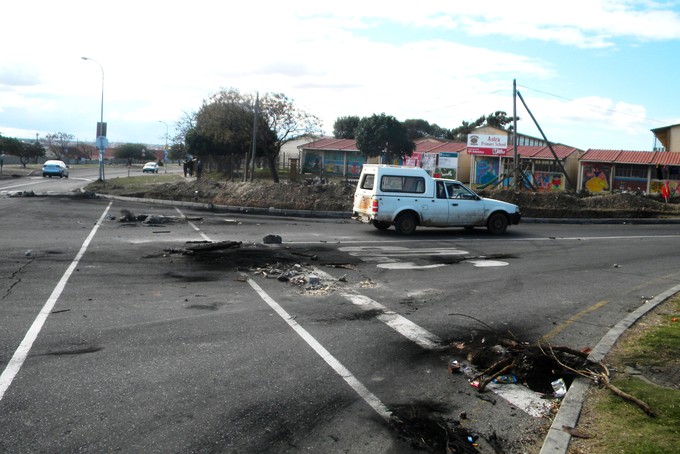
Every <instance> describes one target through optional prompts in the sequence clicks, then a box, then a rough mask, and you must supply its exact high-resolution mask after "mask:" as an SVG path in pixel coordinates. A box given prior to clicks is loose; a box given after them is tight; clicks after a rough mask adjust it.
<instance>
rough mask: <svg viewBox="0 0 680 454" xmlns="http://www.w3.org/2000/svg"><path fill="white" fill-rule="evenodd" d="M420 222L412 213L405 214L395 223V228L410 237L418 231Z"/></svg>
mask: <svg viewBox="0 0 680 454" xmlns="http://www.w3.org/2000/svg"><path fill="white" fill-rule="evenodd" d="M417 225H418V221H417V219H416V216H415V215H414V214H412V213H404V214H402V215H401V216H399V217H398V218H397V220H396V221H395V222H394V228H395V229H397V232H399V233H401V234H403V235H409V234H411V233H413V232H415V230H416V226H417Z"/></svg>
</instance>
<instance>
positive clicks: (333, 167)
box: [302, 151, 366, 177]
mask: <svg viewBox="0 0 680 454" xmlns="http://www.w3.org/2000/svg"><path fill="white" fill-rule="evenodd" d="M365 163H366V161H365V160H364V159H363V158H362V157H360V156H357V155H349V156H347V176H356V177H358V176H359V174H360V173H361V166H363V165H364V164H365ZM344 166H345V154H344V153H343V152H332V151H331V152H326V154H325V155H324V154H322V153H315V152H307V153H305V162H304V163H303V165H302V171H303V172H304V173H313V174H317V175H321V174H323V175H345V173H344Z"/></svg>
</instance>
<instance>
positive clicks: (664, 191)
mask: <svg viewBox="0 0 680 454" xmlns="http://www.w3.org/2000/svg"><path fill="white" fill-rule="evenodd" d="M661 195H662V196H663V198H664V199H665V200H666V203H668V198H669V197H670V196H671V185H670V182H669V181H666V183H664V185H663V186H662V187H661Z"/></svg>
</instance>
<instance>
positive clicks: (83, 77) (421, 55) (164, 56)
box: [0, 0, 680, 151]
mask: <svg viewBox="0 0 680 454" xmlns="http://www.w3.org/2000/svg"><path fill="white" fill-rule="evenodd" d="M2 16H3V21H2V27H0V43H1V44H0V134H1V135H3V136H5V137H18V138H35V137H36V134H38V135H39V136H44V135H46V134H50V133H57V132H63V133H67V134H71V135H73V136H74V137H75V138H76V139H77V140H80V141H90V142H94V139H95V136H96V123H97V121H99V119H100V114H101V112H100V109H101V98H102V85H103V94H104V101H103V116H104V121H105V122H106V123H107V124H108V134H107V136H108V139H109V141H111V142H114V143H115V142H134V143H144V144H164V142H165V136H166V131H167V133H168V134H169V136H170V137H172V136H173V135H174V134H175V128H176V123H177V122H178V121H179V120H180V119H182V118H183V117H184V116H185V115H187V114H191V113H194V112H196V111H198V110H199V109H200V107H201V105H202V104H203V102H204V101H205V100H208V99H209V98H210V96H211V95H212V94H214V93H216V92H218V91H220V90H222V89H230V88H235V89H237V90H239V91H240V92H242V93H250V94H255V93H259V94H260V95H262V94H264V93H283V94H285V95H286V96H287V97H288V98H290V99H292V100H293V102H294V103H295V105H296V107H298V108H300V109H302V110H304V111H306V112H308V113H311V114H314V115H316V116H318V117H319V118H320V119H321V120H322V122H323V130H324V133H325V134H326V135H329V136H330V135H332V131H333V123H334V122H335V120H336V119H337V118H338V117H343V116H350V115H352V116H359V117H366V116H370V115H373V114H381V113H385V114H386V115H391V116H394V117H395V118H397V119H398V120H400V121H404V120H407V119H424V120H426V121H428V122H429V123H431V124H437V125H439V126H440V127H443V128H447V129H451V128H456V127H458V126H460V125H461V124H462V122H463V121H467V122H472V121H474V120H476V119H477V118H479V117H480V116H482V115H488V114H490V113H493V112H495V111H499V110H500V111H505V112H506V113H507V114H508V115H509V116H511V115H512V113H513V82H516V86H517V91H519V93H520V94H521V97H522V98H523V99H524V101H525V102H526V105H527V107H528V109H529V110H527V109H526V108H525V107H524V105H523V103H522V102H521V100H520V99H519V98H518V99H517V101H516V106H517V116H518V117H519V118H520V120H519V122H518V128H517V129H518V132H520V133H522V134H527V135H530V136H534V137H541V136H542V134H541V130H542V131H543V133H544V134H545V136H546V137H547V138H548V140H550V141H551V142H556V143H562V144H565V145H570V146H573V147H576V148H579V149H582V150H588V149H617V150H642V151H644V150H652V149H653V147H654V146H659V145H660V144H658V143H656V142H655V140H654V135H653V134H652V132H651V130H652V129H655V128H661V127H664V126H670V125H674V124H679V123H680V85H679V84H678V82H677V81H678V80H679V79H678V76H679V74H680V58H678V56H680V0H670V1H665V0H639V1H638V0H571V1H569V2H552V1H545V0H516V1H513V2H510V1H507V0H500V1H497V0H485V1H476V2H470V1H454V0H420V1H419V2H411V1H410V2H406V1H402V0H388V1H383V0H363V1H356V0H345V1H343V2H321V1H318V0H313V1H312V0H289V1H280V0H278V1H276V0H250V1H243V2H239V1H236V2H231V1H230V2H226V1H225V2H218V1H215V0H210V1H207V0H193V1H191V2H186V1H181V2H180V1H177V0H165V1H155V0H136V1H129V0H118V1H116V2H91V1H80V0H62V1H59V2H56V1H54V0H22V1H21V2H19V1H13V2H7V4H6V5H4V6H3V7H2ZM82 57H87V58H89V59H91V60H83V59H82ZM102 76H103V84H102ZM532 115H533V117H534V118H535V122H534V120H532ZM536 123H538V127H537V126H536ZM166 125H167V127H166ZM539 127H540V129H539Z"/></svg>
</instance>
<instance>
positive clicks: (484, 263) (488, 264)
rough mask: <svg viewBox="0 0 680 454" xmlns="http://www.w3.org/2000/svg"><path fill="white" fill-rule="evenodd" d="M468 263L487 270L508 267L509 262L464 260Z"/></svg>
mask: <svg viewBox="0 0 680 454" xmlns="http://www.w3.org/2000/svg"><path fill="white" fill-rule="evenodd" d="M464 262H466V263H472V264H473V265H474V266H475V267H478V268H487V267H492V266H508V265H510V264H509V263H508V262H503V261H501V260H464Z"/></svg>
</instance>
